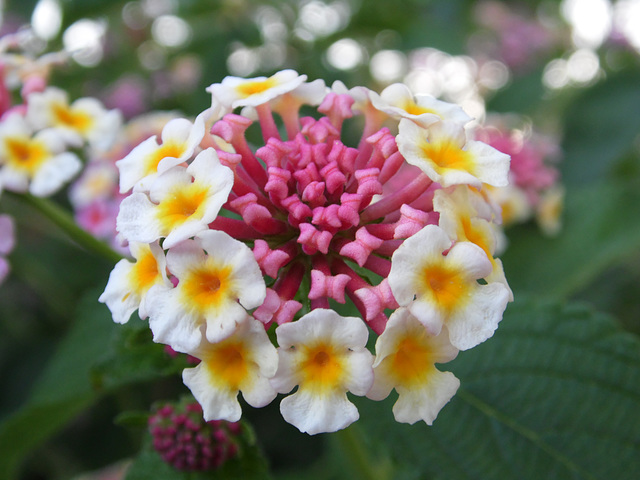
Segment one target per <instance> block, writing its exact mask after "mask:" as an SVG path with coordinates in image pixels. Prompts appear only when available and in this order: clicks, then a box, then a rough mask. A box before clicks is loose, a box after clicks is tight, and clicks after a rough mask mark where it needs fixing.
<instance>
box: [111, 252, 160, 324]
mask: <svg viewBox="0 0 640 480" xmlns="http://www.w3.org/2000/svg"><path fill="white" fill-rule="evenodd" d="M129 250H130V251H131V255H132V256H133V258H134V259H135V262H131V261H129V260H127V259H122V260H120V261H119V262H118V263H117V264H116V266H115V267H114V269H113V270H112V271H111V274H110V275H109V281H108V282H107V286H106V287H105V289H104V292H102V295H100V297H99V298H98V300H99V301H100V302H102V303H105V304H106V305H107V306H108V307H109V309H110V310H111V314H112V316H113V321H114V322H116V323H127V322H128V321H129V318H130V317H131V314H132V313H133V312H134V311H135V310H138V314H139V315H140V318H146V317H147V307H146V301H145V300H146V295H147V292H148V291H149V289H150V288H151V287H153V286H154V285H165V286H169V285H171V282H169V280H168V279H167V273H166V271H165V270H166V260H165V257H164V251H163V250H162V249H161V248H160V245H158V244H157V243H150V244H147V243H130V244H129Z"/></svg>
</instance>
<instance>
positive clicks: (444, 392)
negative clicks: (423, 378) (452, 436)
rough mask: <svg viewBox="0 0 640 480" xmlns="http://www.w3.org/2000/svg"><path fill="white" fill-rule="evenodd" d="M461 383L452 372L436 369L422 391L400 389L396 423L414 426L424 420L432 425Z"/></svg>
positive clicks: (396, 408)
mask: <svg viewBox="0 0 640 480" xmlns="http://www.w3.org/2000/svg"><path fill="white" fill-rule="evenodd" d="M459 386H460V381H459V380H458V379H457V378H456V377H455V375H453V374H452V373H450V372H440V371H439V370H436V369H435V368H434V371H433V374H432V375H430V377H429V382H428V383H427V384H426V385H424V386H423V387H422V388H420V389H415V390H406V389H403V388H400V389H399V391H398V393H399V397H398V401H397V402H396V403H395V405H394V406H393V415H394V417H395V419H396V421H398V422H401V423H409V424H414V423H416V422H417V421H419V420H424V422H425V423H426V424H427V425H431V424H432V423H433V421H434V420H435V419H436V417H437V416H438V413H439V412H440V410H442V407H444V406H445V405H446V404H447V403H448V402H449V400H451V398H452V397H453V396H454V395H455V393H456V392H457V390H458V387H459Z"/></svg>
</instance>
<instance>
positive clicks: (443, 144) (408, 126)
mask: <svg viewBox="0 0 640 480" xmlns="http://www.w3.org/2000/svg"><path fill="white" fill-rule="evenodd" d="M396 141H397V143H398V150H399V151H400V153H401V154H402V155H403V156H404V158H405V159H406V160H407V162H408V163H410V164H411V165H415V166H416V167H418V168H420V169H421V170H422V171H423V172H424V173H425V174H426V175H428V176H429V178H430V179H431V180H433V181H434V182H437V183H439V184H441V185H442V186H443V187H445V188H446V187H448V186H450V185H458V184H468V185H472V186H475V187H481V186H482V183H488V184H489V185H493V186H496V187H503V186H505V185H507V184H508V183H509V182H508V174H509V155H506V154H504V153H502V152H500V151H498V150H496V149H495V148H493V147H491V146H489V145H487V144H486V143H483V142H479V141H475V140H469V139H467V138H466V131H465V129H464V127H462V126H460V125H458V124H457V123H453V122H448V121H442V122H437V123H434V124H432V125H430V126H429V127H428V128H422V127H420V126H419V125H417V124H416V123H414V122H413V121H411V120H409V119H407V118H403V119H401V120H400V124H399V126H398V136H397V137H396Z"/></svg>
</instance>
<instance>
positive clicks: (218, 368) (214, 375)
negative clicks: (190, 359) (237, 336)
mask: <svg viewBox="0 0 640 480" xmlns="http://www.w3.org/2000/svg"><path fill="white" fill-rule="evenodd" d="M203 362H204V365H205V368H206V369H207V370H208V372H209V376H210V378H211V379H212V381H214V382H215V383H217V384H219V385H222V386H224V387H226V388H228V389H229V390H231V391H237V390H240V389H241V388H243V386H244V385H246V382H247V380H248V378H249V372H250V366H251V363H252V362H251V361H250V356H249V355H248V352H247V351H246V347H245V345H244V344H243V343H241V342H239V341H237V340H223V341H221V342H220V343H218V344H215V345H213V346H212V349H211V350H210V351H209V352H208V353H207V355H206V357H205V358H204V359H203Z"/></svg>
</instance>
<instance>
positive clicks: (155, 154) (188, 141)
mask: <svg viewBox="0 0 640 480" xmlns="http://www.w3.org/2000/svg"><path fill="white" fill-rule="evenodd" d="M209 113H210V112H209V111H208V110H205V111H204V112H202V113H201V114H200V115H198V117H196V119H195V120H194V122H193V123H192V122H190V121H189V120H187V119H185V118H174V119H171V120H169V121H168V122H167V124H166V125H165V126H164V128H163V129H162V134H161V139H162V143H160V144H158V141H157V138H156V136H155V135H153V136H151V137H149V138H147V139H146V140H145V141H143V142H142V143H140V144H139V145H138V146H136V147H135V148H133V149H132V150H131V151H130V152H129V153H128V154H127V156H126V157H124V158H123V159H122V160H119V161H117V162H116V165H117V166H118V169H119V170H120V192H122V193H125V192H128V191H129V190H131V189H132V188H133V187H136V189H138V190H141V191H145V190H148V183H149V182H150V181H152V180H153V179H154V178H155V177H156V176H157V175H158V174H159V173H162V172H165V171H167V170H169V169H170V168H171V167H175V166H177V165H180V164H181V163H183V162H185V161H187V160H189V159H190V158H191V156H192V155H193V154H194V153H195V150H196V147H197V146H198V145H200V142H201V141H202V138H203V137H204V124H205V119H206V118H207V117H208V116H209Z"/></svg>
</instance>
